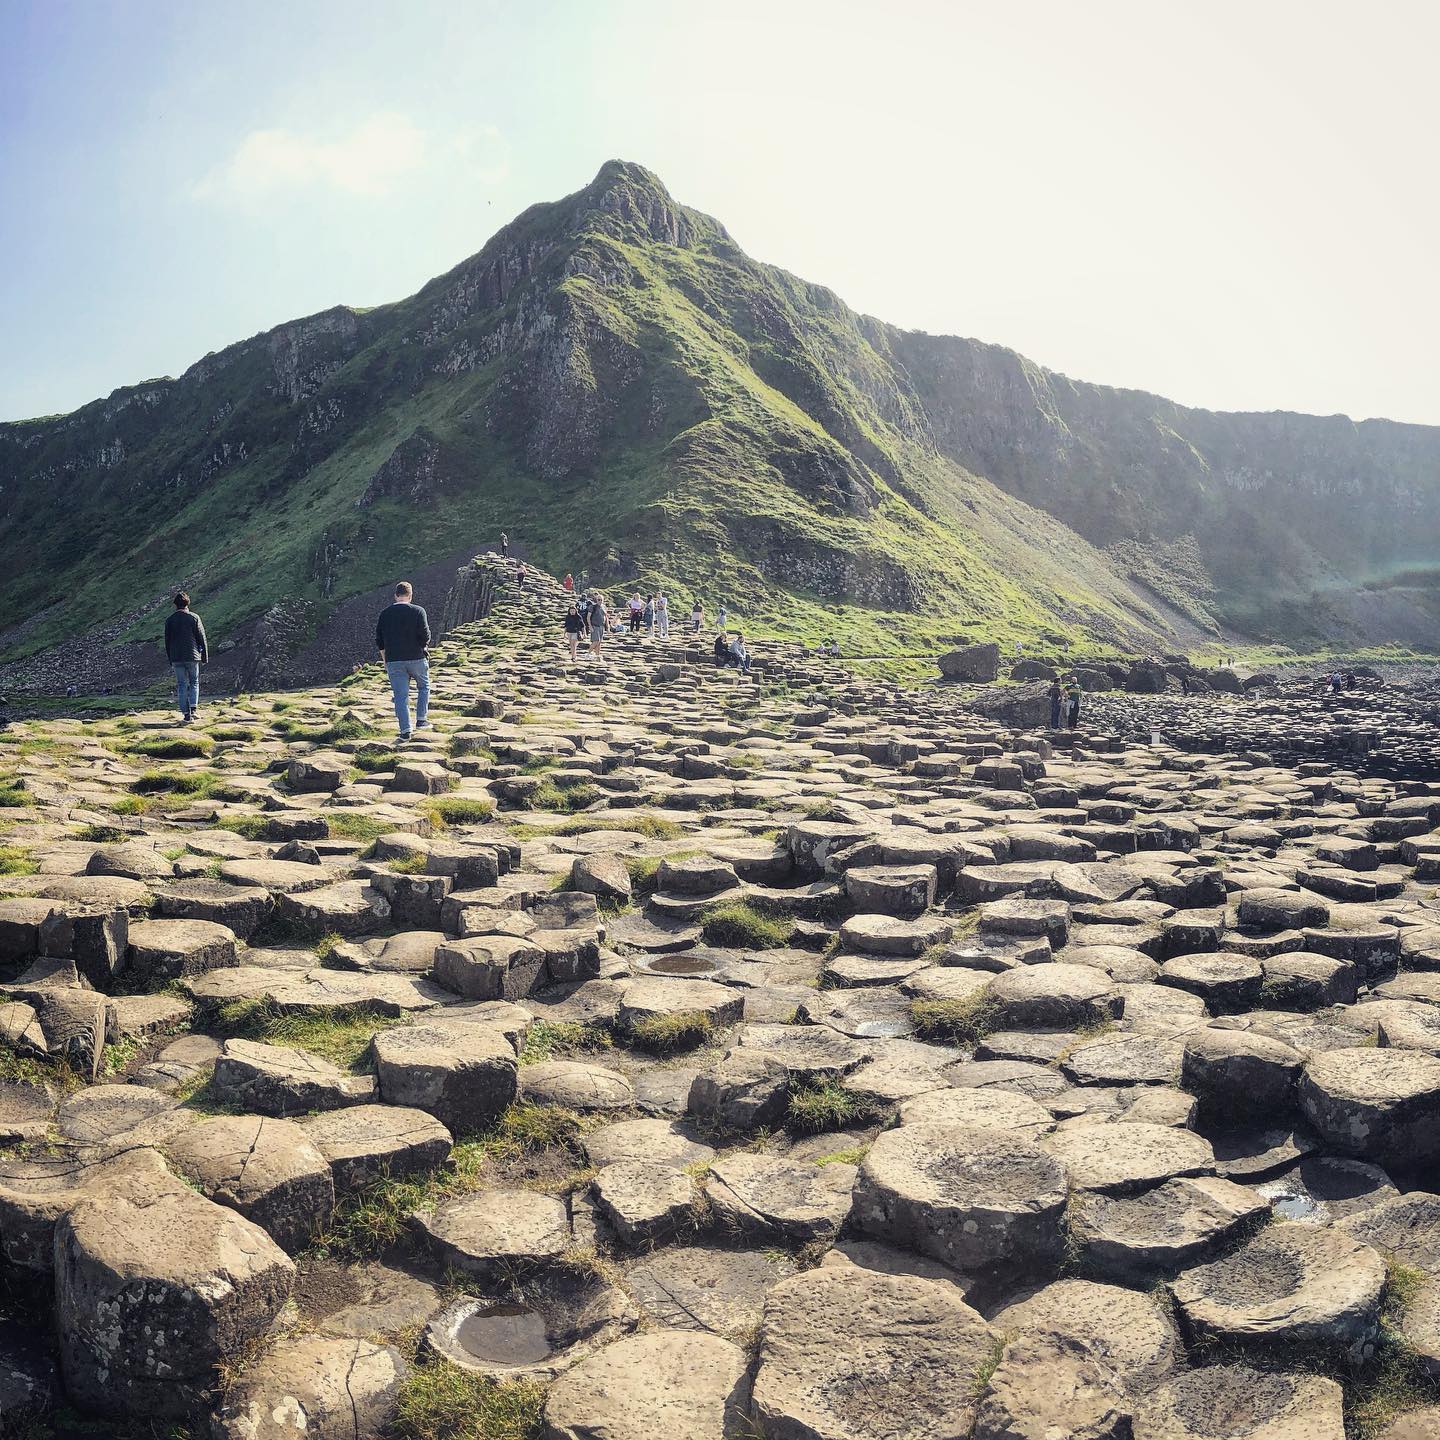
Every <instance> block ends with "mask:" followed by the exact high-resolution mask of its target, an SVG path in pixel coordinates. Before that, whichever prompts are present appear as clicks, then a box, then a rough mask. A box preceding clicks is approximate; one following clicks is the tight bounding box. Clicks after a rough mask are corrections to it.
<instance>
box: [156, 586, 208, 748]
mask: <svg viewBox="0 0 1440 1440" xmlns="http://www.w3.org/2000/svg"><path fill="white" fill-rule="evenodd" d="M165 658H166V659H167V660H168V661H169V662H170V668H171V669H172V670H173V671H174V672H175V704H176V705H177V706H179V708H180V723H181V724H182V725H188V724H189V723H190V722H191V721H192V720H193V719H194V718H195V712H196V711H197V710H198V709H199V708H200V662H201V661H202V660H208V659H209V658H210V651H209V650H208V649H207V648H206V644H205V626H204V625H203V624H201V622H200V617H199V616H198V615H196V614H195V613H194V612H193V611H192V610H191V609H190V597H189V596H188V595H187V594H186V593H185V592H184V591H183V590H182V591H181V592H180V593H179V594H178V595H177V596H176V597H175V613H174V614H173V615H170V616H168V617H167V618H166V621H165Z"/></svg>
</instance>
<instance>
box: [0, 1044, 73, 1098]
mask: <svg viewBox="0 0 1440 1440" xmlns="http://www.w3.org/2000/svg"><path fill="white" fill-rule="evenodd" d="M0 1080H6V1081H12V1082H18V1083H20V1084H23V1085H50V1086H53V1087H54V1088H55V1089H56V1090H58V1091H59V1092H60V1093H61V1094H62V1095H69V1094H71V1093H72V1092H73V1091H76V1090H79V1089H82V1088H83V1087H84V1085H85V1082H86V1077H85V1076H83V1075H81V1074H80V1073H79V1072H78V1071H77V1070H76V1069H75V1068H74V1067H73V1066H72V1065H71V1064H70V1062H69V1061H68V1060H37V1059H36V1058H35V1057H34V1056H33V1055H22V1054H20V1052H19V1051H18V1050H12V1049H11V1048H10V1047H9V1046H8V1045H7V1046H4V1047H3V1048H0Z"/></svg>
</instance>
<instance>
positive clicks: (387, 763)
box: [350, 745, 400, 775]
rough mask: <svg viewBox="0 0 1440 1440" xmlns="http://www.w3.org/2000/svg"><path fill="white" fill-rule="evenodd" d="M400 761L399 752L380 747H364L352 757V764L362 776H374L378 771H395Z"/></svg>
mask: <svg viewBox="0 0 1440 1440" xmlns="http://www.w3.org/2000/svg"><path fill="white" fill-rule="evenodd" d="M399 759H400V752H399V751H398V750H387V749H385V748H384V747H383V746H378V745H362V746H361V747H360V749H358V750H357V751H356V752H355V753H354V754H353V755H352V756H351V757H350V763H351V764H352V765H353V766H354V767H355V768H356V769H357V770H359V771H360V772H361V773H362V774H365V775H373V774H374V773H375V772H376V771H377V770H393V769H394V768H395V765H396V762H397V761H398V760H399Z"/></svg>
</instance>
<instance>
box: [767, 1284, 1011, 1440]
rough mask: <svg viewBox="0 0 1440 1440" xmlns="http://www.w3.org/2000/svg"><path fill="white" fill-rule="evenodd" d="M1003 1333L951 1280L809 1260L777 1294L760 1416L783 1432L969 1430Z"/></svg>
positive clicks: (950, 1434)
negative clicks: (981, 1380) (979, 1387)
mask: <svg viewBox="0 0 1440 1440" xmlns="http://www.w3.org/2000/svg"><path fill="white" fill-rule="evenodd" d="M999 1343H1000V1337H999V1335H998V1333H997V1332H996V1331H994V1330H992V1329H991V1328H990V1327H989V1326H988V1325H987V1324H986V1323H985V1322H984V1320H982V1319H981V1318H980V1316H979V1315H978V1314H976V1312H975V1311H974V1310H972V1309H971V1308H970V1306H968V1305H967V1304H966V1303H965V1302H964V1300H963V1299H961V1298H960V1291H959V1290H958V1289H957V1288H956V1287H955V1286H953V1285H949V1284H947V1283H945V1282H943V1281H939V1280H922V1279H918V1278H914V1277H910V1276H900V1275H882V1274H878V1273H876V1272H875V1271H872V1270H864V1269H861V1268H860V1267H859V1266H858V1265H842V1266H833V1267H830V1266H826V1267H821V1268H820V1269H818V1270H809V1271H806V1272H805V1273H803V1274H800V1275H796V1276H794V1277H793V1278H792V1279H789V1280H784V1281H781V1283H780V1284H778V1285H777V1286H775V1288H774V1289H773V1290H771V1292H770V1294H769V1296H768V1297H767V1298H766V1301H765V1321H764V1325H763V1327H762V1329H761V1338H760V1356H759V1368H758V1370H757V1371H756V1375H755V1388H754V1399H753V1405H754V1414H755V1419H756V1421H757V1423H758V1426H759V1428H760V1431H761V1433H762V1434H765V1435H773V1436H796V1437H800V1436H824V1437H826V1440H831V1437H833V1440H850V1437H868V1436H880V1435H886V1436H890V1435H893V1436H896V1437H900V1436H904V1437H907V1440H909V1437H915V1440H920V1437H925V1440H969V1437H970V1435H971V1432H972V1427H973V1425H974V1423H975V1417H976V1410H977V1404H976V1396H975V1378H976V1376H977V1375H978V1374H980V1373H981V1371H982V1367H984V1366H986V1365H988V1364H989V1363H991V1361H992V1360H993V1358H994V1355H995V1351H996V1347H997V1345H998V1344H999Z"/></svg>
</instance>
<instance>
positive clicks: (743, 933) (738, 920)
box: [700, 900, 795, 950]
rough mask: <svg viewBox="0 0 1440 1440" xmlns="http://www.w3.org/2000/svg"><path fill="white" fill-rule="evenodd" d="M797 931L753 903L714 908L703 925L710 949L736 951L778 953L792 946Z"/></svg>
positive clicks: (705, 917) (703, 933) (706, 912)
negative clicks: (774, 951) (713, 947)
mask: <svg viewBox="0 0 1440 1440" xmlns="http://www.w3.org/2000/svg"><path fill="white" fill-rule="evenodd" d="M794 929H795V927H794V925H793V924H792V923H791V921H790V920H789V919H788V918H787V917H786V916H783V915H767V914H765V912H764V911H762V910H761V909H760V908H759V907H758V906H756V905H755V904H754V902H753V901H749V900H733V901H730V902H729V903H727V904H724V905H715V906H712V907H711V908H710V909H708V910H706V911H705V913H704V916H703V917H702V919H701V922H700V931H701V935H702V936H703V938H704V940H705V943H706V944H707V945H714V946H716V947H717V948H722V949H734V950H778V949H779V948H780V947H781V946H783V945H788V944H789V943H790V936H791V935H792V934H793V933H794Z"/></svg>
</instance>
